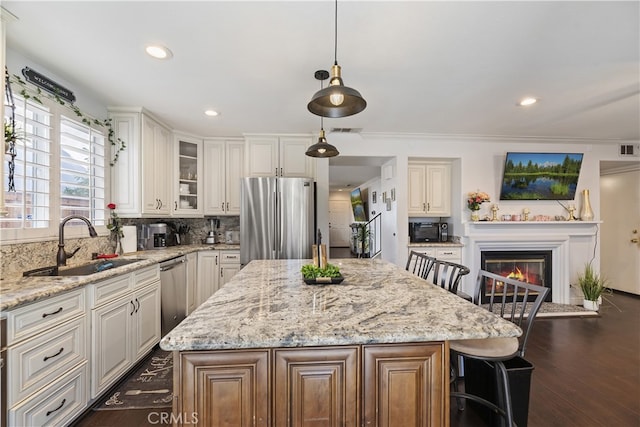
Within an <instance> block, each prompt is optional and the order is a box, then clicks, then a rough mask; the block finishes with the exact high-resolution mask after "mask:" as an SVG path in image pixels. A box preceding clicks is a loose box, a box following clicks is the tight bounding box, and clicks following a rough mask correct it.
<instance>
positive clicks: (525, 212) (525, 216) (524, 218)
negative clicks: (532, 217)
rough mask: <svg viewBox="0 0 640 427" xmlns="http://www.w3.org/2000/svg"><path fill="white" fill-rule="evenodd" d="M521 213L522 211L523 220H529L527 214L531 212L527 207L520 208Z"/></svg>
mask: <svg viewBox="0 0 640 427" xmlns="http://www.w3.org/2000/svg"><path fill="white" fill-rule="evenodd" d="M522 213H523V215H524V216H523V217H522V220H523V221H529V214H530V213H531V211H530V210H529V208H524V209H523V210H522Z"/></svg>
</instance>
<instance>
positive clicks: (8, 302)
mask: <svg viewBox="0 0 640 427" xmlns="http://www.w3.org/2000/svg"><path fill="white" fill-rule="evenodd" d="M239 249H240V245H235V244H226V243H217V244H215V245H183V246H169V247H167V248H165V249H160V250H149V251H138V252H133V253H130V254H125V255H124V256H121V257H119V258H124V259H133V260H137V261H138V262H135V263H132V264H129V265H125V266H122V267H117V268H113V269H109V270H105V271H102V272H99V273H94V274H91V275H87V276H42V277H20V276H18V277H11V278H7V279H4V280H0V311H5V310H9V309H12V308H16V307H19V306H21V305H24V304H28V303H32V302H36V301H38V300H40V299H43V298H48V297H52V296H54V295H57V294H60V293H62V292H67V291H70V290H73V289H76V288H79V287H82V286H86V285H88V284H90V283H95V282H97V281H99V280H104V279H108V278H110V277H114V276H118V275H121V274H126V273H129V272H132V271H135V270H138V269H140V268H143V267H147V266H150V265H153V264H158V263H160V262H163V261H166V260H168V259H171V258H174V257H177V256H181V255H186V254H188V253H191V252H198V251H206V250H239ZM52 261H53V262H52V263H51V265H54V264H55V260H52ZM105 261H108V260H105ZM75 265H79V264H75ZM71 266H73V265H71Z"/></svg>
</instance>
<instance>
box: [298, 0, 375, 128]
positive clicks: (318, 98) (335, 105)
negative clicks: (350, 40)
mask: <svg viewBox="0 0 640 427" xmlns="http://www.w3.org/2000/svg"><path fill="white" fill-rule="evenodd" d="M334 36H335V38H334V41H335V42H334V64H333V66H332V67H331V79H330V80H329V86H327V88H326V89H321V90H319V91H318V92H316V93H315V94H314V95H313V97H312V98H311V102H309V104H308V105H307V108H308V109H309V111H311V112H312V113H313V114H316V115H318V116H322V117H332V118H338V117H347V116H352V115H354V114H357V113H359V112H361V111H362V110H364V109H365V108H366V107H367V101H365V100H364V98H363V97H362V95H360V92H358V91H357V90H355V89H352V88H350V87H347V86H345V85H344V83H343V82H342V69H341V68H340V66H339V65H338V0H336V10H335V34H334Z"/></svg>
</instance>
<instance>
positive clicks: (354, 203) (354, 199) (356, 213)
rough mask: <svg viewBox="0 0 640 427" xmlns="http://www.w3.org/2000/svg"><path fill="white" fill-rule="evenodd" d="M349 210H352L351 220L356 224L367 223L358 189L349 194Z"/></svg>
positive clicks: (365, 212) (365, 211)
mask: <svg viewBox="0 0 640 427" xmlns="http://www.w3.org/2000/svg"><path fill="white" fill-rule="evenodd" d="M351 208H352V209H353V219H354V220H355V221H357V222H364V221H367V210H366V209H365V208H364V201H363V200H362V193H361V192H360V188H356V189H355V190H353V191H352V192H351Z"/></svg>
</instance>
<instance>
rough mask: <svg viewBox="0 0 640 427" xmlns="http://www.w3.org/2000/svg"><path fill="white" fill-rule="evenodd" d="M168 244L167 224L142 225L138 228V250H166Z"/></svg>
mask: <svg viewBox="0 0 640 427" xmlns="http://www.w3.org/2000/svg"><path fill="white" fill-rule="evenodd" d="M167 244H168V228H167V224H164V223H157V224H149V225H146V224H142V225H140V227H139V228H138V249H139V250H143V251H145V250H152V249H164V248H166V247H167Z"/></svg>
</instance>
